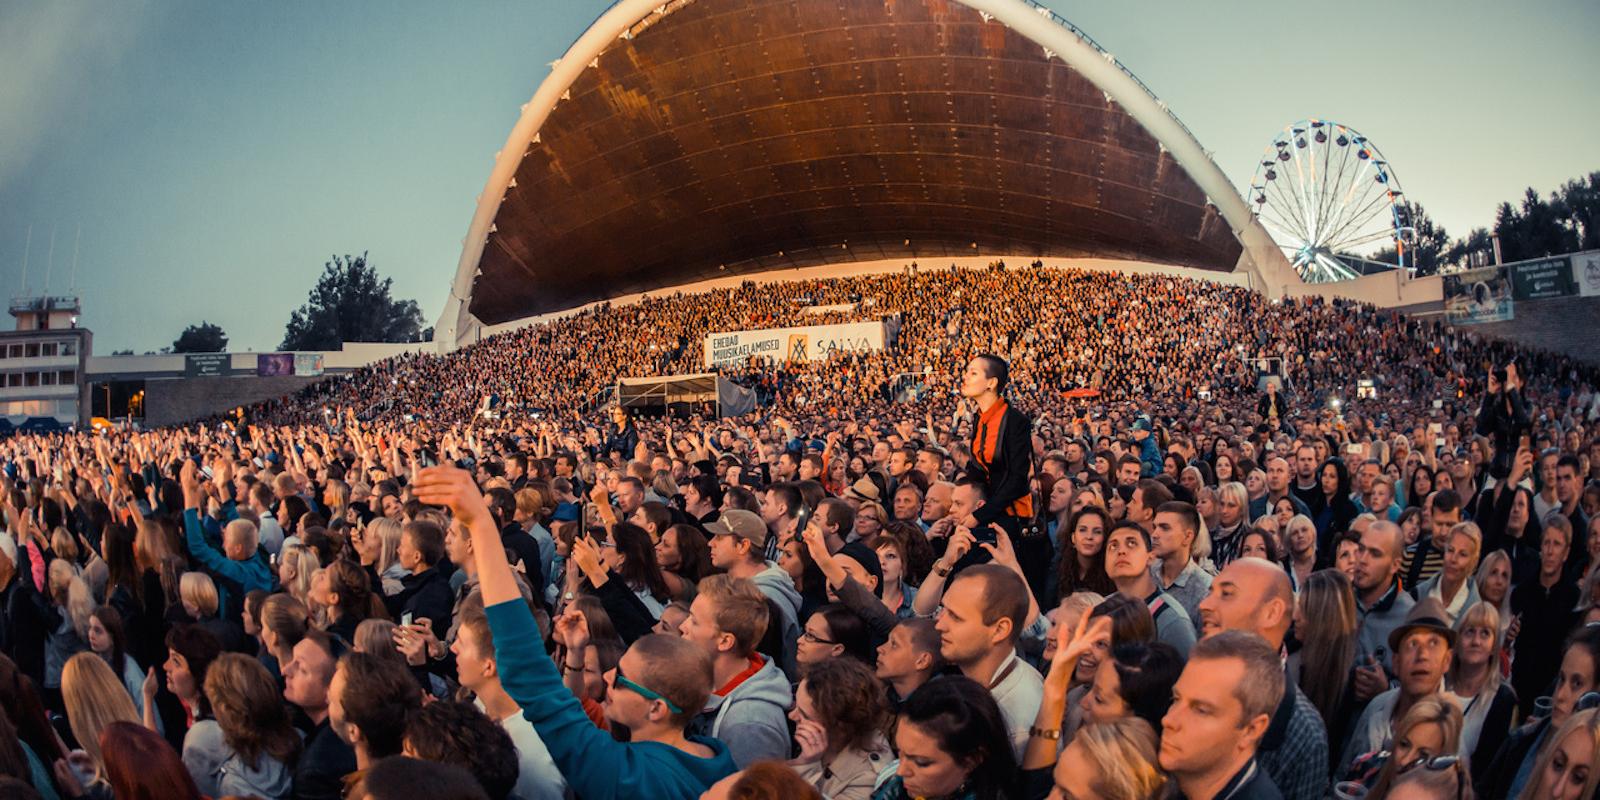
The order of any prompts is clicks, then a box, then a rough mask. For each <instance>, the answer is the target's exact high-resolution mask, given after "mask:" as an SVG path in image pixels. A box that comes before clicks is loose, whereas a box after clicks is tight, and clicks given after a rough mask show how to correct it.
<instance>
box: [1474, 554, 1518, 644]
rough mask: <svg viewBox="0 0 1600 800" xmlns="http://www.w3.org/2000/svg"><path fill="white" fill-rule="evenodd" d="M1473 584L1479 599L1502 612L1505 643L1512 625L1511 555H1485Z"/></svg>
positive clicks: (1501, 626) (1501, 632) (1501, 636)
mask: <svg viewBox="0 0 1600 800" xmlns="http://www.w3.org/2000/svg"><path fill="white" fill-rule="evenodd" d="M1473 585H1475V586H1477V587H1478V599H1479V600H1481V601H1483V602H1485V603H1488V604H1489V605H1492V606H1494V610H1496V611H1498V612H1500V638H1501V640H1502V644H1504V640H1505V638H1506V628H1508V627H1510V625H1511V556H1510V555H1508V554H1507V553H1506V551H1504V550H1494V551H1491V552H1490V553H1489V554H1488V555H1486V556H1484V557H1483V561H1481V562H1479V564H1478V577H1477V578H1476V579H1474V580H1473ZM1501 671H1502V672H1504V671H1505V670H1504V669H1502V670H1501Z"/></svg>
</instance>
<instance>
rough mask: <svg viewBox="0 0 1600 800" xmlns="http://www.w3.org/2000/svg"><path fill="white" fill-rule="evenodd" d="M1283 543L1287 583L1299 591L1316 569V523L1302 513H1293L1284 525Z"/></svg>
mask: <svg viewBox="0 0 1600 800" xmlns="http://www.w3.org/2000/svg"><path fill="white" fill-rule="evenodd" d="M1283 543H1284V545H1285V547H1284V553H1285V554H1284V558H1283V561H1284V566H1285V567H1287V568H1288V571H1289V583H1290V584H1292V585H1293V586H1294V590H1295V591H1296V592H1299V591H1300V587H1302V586H1305V584H1306V579H1307V578H1310V577H1311V573H1313V572H1315V571H1316V569H1317V523H1315V522H1312V521H1311V518H1310V517H1308V516H1306V515H1304V514H1295V515H1294V516H1292V517H1290V518H1289V524H1288V525H1286V526H1285V527H1284V531H1283Z"/></svg>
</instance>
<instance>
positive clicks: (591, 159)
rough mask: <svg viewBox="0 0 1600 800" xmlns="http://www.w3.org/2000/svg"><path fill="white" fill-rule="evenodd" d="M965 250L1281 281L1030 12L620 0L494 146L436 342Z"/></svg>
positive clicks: (1114, 77)
mask: <svg viewBox="0 0 1600 800" xmlns="http://www.w3.org/2000/svg"><path fill="white" fill-rule="evenodd" d="M973 256H989V257H1003V258H1011V259H1014V260H1021V261H1022V262H1023V263H1026V262H1027V261H1028V260H1032V259H1035V258H1038V259H1057V260H1061V259H1074V258H1084V259H1094V258H1098V259H1114V260H1124V261H1128V262H1138V263H1145V264H1157V265H1171V266H1180V267H1191V268H1198V269H1204V270H1212V271H1217V272H1234V271H1239V272H1242V273H1245V274H1246V275H1248V276H1249V282H1250V284H1251V285H1252V287H1254V288H1257V289H1260V290H1261V291H1264V292H1267V293H1269V294H1274V295H1278V294H1282V293H1284V292H1285V291H1288V290H1291V289H1292V287H1297V286H1300V285H1301V280H1300V278H1299V276H1298V275H1297V274H1296V273H1295V271H1294V270H1293V269H1292V268H1291V267H1290V265H1289V263H1288V261H1287V260H1285V258H1284V255H1283V253H1282V251H1280V250H1279V248H1278V247H1277V245H1276V244H1275V243H1274V241H1273V239H1272V237H1271V236H1270V235H1269V234H1268V232H1267V231H1266V229H1265V228H1263V227H1262V225H1261V224H1260V223H1259V222H1258V221H1257V219H1256V218H1255V217H1254V216H1253V215H1252V213H1251V207H1250V206H1249V205H1248V204H1247V203H1246V201H1245V198H1243V197H1241V196H1240V194H1239V192H1238V189H1237V188H1236V184H1234V183H1233V182H1232V181H1230V180H1229V179H1228V177H1227V176H1226V175H1224V174H1223V172H1222V170H1221V169H1220V168H1219V167H1218V166H1217V165H1216V163H1215V162H1213V161H1212V159H1211V156H1210V154H1209V153H1207V152H1206V151H1205V149H1204V148H1203V147H1202V146H1201V145H1200V143H1199V142H1198V141H1196V139H1195V138H1194V136H1193V135H1192V133H1191V132H1190V131H1189V129H1188V128H1187V127H1186V126H1184V125H1183V123H1182V122H1181V121H1179V119H1178V118H1177V116H1175V115H1174V114H1173V112H1172V110H1170V109H1169V108H1168V107H1167V104H1166V103H1165V102H1163V101H1161V100H1160V99H1159V98H1157V97H1156V95H1155V94H1154V93H1153V92H1152V91H1151V90H1150V88H1149V87H1147V86H1146V85H1145V84H1144V83H1143V82H1142V81H1140V80H1139V79H1138V78H1137V77H1136V76H1134V74H1133V73H1132V72H1131V71H1130V70H1129V69H1128V68H1127V66H1126V65H1124V64H1122V63H1121V62H1120V61H1118V60H1117V58H1116V57H1115V56H1114V55H1113V54H1112V53H1110V52H1109V51H1107V50H1106V49H1105V48H1103V47H1101V46H1100V45H1099V44H1098V43H1096V42H1095V41H1094V40H1093V39H1092V38H1090V37H1089V36H1088V35H1087V34H1086V33H1084V32H1083V31H1082V30H1080V29H1078V28H1077V27H1075V26H1073V25H1072V24H1071V23H1070V22H1069V21H1067V20H1066V19H1064V18H1062V17H1061V16H1060V15H1058V14H1056V13H1055V12H1054V11H1052V10H1050V9H1049V8H1046V7H1044V6H1041V5H1039V4H1037V3H1034V2H1031V0H960V1H959V2H957V1H956V0H873V1H871V2H847V3H838V2H827V1H826V0H673V1H672V2H661V1H660V0H618V2H616V3H614V4H613V5H612V6H611V7H610V8H609V9H608V10H607V11H606V12H605V13H603V14H602V15H601V16H600V17H599V18H598V19H596V20H595V22H594V23H592V24H591V25H590V27H589V29H588V30H586V31H584V32H583V34H582V35H581V36H580V37H579V38H578V39H577V41H575V42H574V43H573V44H572V45H571V47H570V48H569V49H568V50H567V52H566V54H565V55H563V56H562V57H561V58H560V59H559V60H558V61H556V62H554V63H553V64H552V65H551V72H550V74H549V76H548V77H547V78H546V79H545V80H544V81H543V83H542V84H541V85H540V86H539V87H538V89H537V91H536V92H535V94H534V96H533V97H532V99H531V100H529V101H528V103H527V104H526V105H524V106H523V109H522V115H521V117H520V118H519V119H518V121H517V123H516V125H515V126H514V128H513V129H512V131H511V134H510V135H509V136H508V137H507V140H506V144H505V146H504V147H503V148H502V149H501V151H500V152H499V153H497V154H496V158H495V163H494V167H493V170H492V172H491V174H490V176H489V180H488V182H487V184H486V186H485V188H484V192H483V194H482V195H481V196H480V197H479V202H478V206H477V208H476V210H475V212H474V215H473V218H472V221H471V224H470V226H469V229H468V232H467V236H466V239H465V241H464V242H463V248H462V254H461V258H460V260H459V262H458V264H457V268H456V275H455V279H454V282H453V283H452V288H451V294H450V297H449V300H448V301H447V305H446V308H445V309H444V311H443V313H442V314H441V316H440V320H439V323H438V325H437V326H436V336H437V339H438V340H440V341H441V342H442V344H443V346H444V347H445V348H447V349H448V348H452V347H455V346H459V345H460V344H464V343H467V342H470V341H474V340H476V338H478V336H479V334H480V332H481V331H482V330H483V329H484V328H485V327H486V326H498V325H504V324H508V323H513V322H515V321H517V320H521V319H524V318H528V317H532V316H535V315H539V314H545V313H550V312H555V311H561V310H565V309H570V308H574V307H577V306H580V305H583V304H585V303H590V302H594V301H597V300H604V299H608V298H610V297H617V296H622V295H628V294H635V293H639V292H646V291H652V290H657V289H664V288H669V287H673V286H681V285H685V284H689V283H694V282H696V281H703V280H708V279H716V278H724V277H735V276H743V275H749V276H757V275H759V274H761V273H764V272H771V271H777V270H792V269H795V268H806V267H819V266H820V267H825V266H829V265H842V264H852V263H858V262H872V261H889V260H903V261H904V262H907V263H909V262H911V261H916V260H919V259H920V260H921V261H922V263H923V264H924V265H925V266H932V265H935V264H940V263H946V264H947V263H949V260H950V259H953V258H957V257H973Z"/></svg>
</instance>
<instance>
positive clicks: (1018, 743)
mask: <svg viewBox="0 0 1600 800" xmlns="http://www.w3.org/2000/svg"><path fill="white" fill-rule="evenodd" d="M995 678H997V679H998V680H994V681H993V685H991V686H990V688H989V694H991V695H993V696H994V702H995V704H996V705H998V706H1000V715H1001V716H1002V717H1004V718H1005V721H1006V728H1007V731H1008V732H1009V733H1010V734H1011V747H1012V749H1013V750H1015V751H1016V754H1017V759H1018V760H1019V761H1020V760H1021V759H1022V753H1023V751H1024V750H1026V749H1027V748H1028V729H1029V728H1031V727H1033V722H1034V720H1035V719H1037V718H1038V716H1039V704H1040V703H1042V702H1044V679H1043V678H1041V677H1039V671H1038V670H1036V669H1034V668H1033V667H1032V666H1029V664H1028V662H1026V661H1023V660H1022V659H1020V658H1017V656H1016V654H1015V653H1013V654H1012V655H1011V657H1010V658H1008V659H1006V660H1005V662H1003V663H1002V664H1001V665H1000V669H998V670H996V671H995Z"/></svg>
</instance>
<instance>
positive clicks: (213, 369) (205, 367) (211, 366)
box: [183, 353, 233, 378]
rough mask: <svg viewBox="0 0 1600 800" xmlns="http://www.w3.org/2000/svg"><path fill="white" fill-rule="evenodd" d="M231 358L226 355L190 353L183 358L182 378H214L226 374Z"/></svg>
mask: <svg viewBox="0 0 1600 800" xmlns="http://www.w3.org/2000/svg"><path fill="white" fill-rule="evenodd" d="M232 365H233V356H230V355H228V354H227V353H192V354H189V355H186V356H184V357H183V377H185V378H216V377H219V376H222V375H226V374H228V368H229V367H231V366H232Z"/></svg>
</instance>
